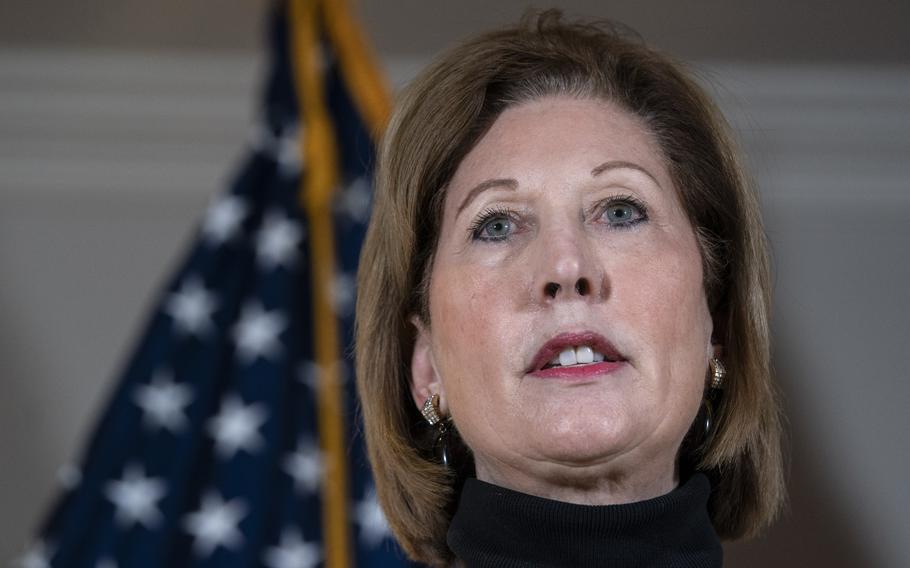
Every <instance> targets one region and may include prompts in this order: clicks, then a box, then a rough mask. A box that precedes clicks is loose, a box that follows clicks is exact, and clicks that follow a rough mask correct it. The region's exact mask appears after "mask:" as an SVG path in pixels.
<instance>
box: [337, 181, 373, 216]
mask: <svg viewBox="0 0 910 568" xmlns="http://www.w3.org/2000/svg"><path fill="white" fill-rule="evenodd" d="M370 199H371V195H370V184H369V182H368V181H367V179H366V177H364V176H359V177H357V178H356V179H355V180H354V181H352V182H351V184H350V185H349V186H348V187H347V188H345V189H344V190H343V191H341V192H340V193H339V195H338V197H337V200H338V201H337V202H336V208H337V209H338V211H339V212H341V213H343V214H345V215H347V216H348V217H350V218H351V219H353V220H354V221H357V222H358V223H363V222H365V221H366V220H367V219H368V218H369V216H370Z"/></svg>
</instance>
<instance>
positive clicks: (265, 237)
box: [256, 211, 304, 270]
mask: <svg viewBox="0 0 910 568" xmlns="http://www.w3.org/2000/svg"><path fill="white" fill-rule="evenodd" d="M303 236H304V235H303V229H302V227H301V226H300V223H297V222H296V221H293V220H292V219H290V218H289V217H287V216H285V215H284V214H282V213H280V212H278V211H272V212H270V213H269V214H268V215H266V216H265V219H264V220H263V221H262V228H261V229H259V234H258V235H257V236H256V260H257V262H258V263H259V264H260V266H262V267H263V268H265V269H267V270H270V269H272V268H275V267H277V266H286V267H287V266H291V265H292V264H293V263H294V259H295V258H296V256H297V245H299V244H300V240H301V239H302V238H303Z"/></svg>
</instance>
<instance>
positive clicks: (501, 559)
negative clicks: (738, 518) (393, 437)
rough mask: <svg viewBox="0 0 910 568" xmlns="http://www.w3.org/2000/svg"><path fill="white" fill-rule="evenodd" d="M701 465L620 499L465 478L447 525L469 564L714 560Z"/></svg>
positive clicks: (711, 565)
mask: <svg viewBox="0 0 910 568" xmlns="http://www.w3.org/2000/svg"><path fill="white" fill-rule="evenodd" d="M710 492H711V486H710V484H709V482H708V478H707V477H705V476H704V475H703V474H701V473H696V474H694V475H692V476H691V477H690V478H689V479H688V480H687V481H686V482H685V483H682V484H680V485H679V487H677V488H676V489H674V490H673V491H671V492H670V493H668V494H666V495H662V496H660V497H655V498H654V499H648V500H647V501H640V502H638V503H629V504H625V505H603V506H591V505H575V504H572V503H563V502H561V501H553V500H550V499H544V498H542V497H535V496H533V495H526V494H524V493H518V492H517V491H512V490H510V489H504V488H502V487H498V486H496V485H491V484H489V483H485V482H483V481H480V480H477V479H473V478H469V479H468V480H467V481H466V482H465V484H464V488H463V489H462V492H461V498H460V500H459V502H458V510H457V511H456V513H455V517H454V518H453V519H452V524H451V525H450V527H449V532H448V539H447V540H448V544H449V548H451V549H452V551H453V552H454V553H455V556H457V557H458V559H459V560H460V561H461V562H462V563H463V565H465V566H467V567H468V568H475V567H484V568H486V567H503V568H505V567H509V568H513V567H516V568H517V567H530V566H534V567H544V566H569V567H581V566H610V567H631V566H642V567H645V566H646V567H654V566H659V567H661V568H664V567H672V568H677V567H679V568H683V567H685V568H703V567H704V568H716V567H718V566H721V565H722V564H723V550H722V549H721V546H720V541H719V540H718V538H717V534H716V533H715V532H714V527H713V526H712V525H711V520H710V518H709V517H708V509H707V503H708V496H709V494H710Z"/></svg>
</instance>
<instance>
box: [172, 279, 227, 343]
mask: <svg viewBox="0 0 910 568" xmlns="http://www.w3.org/2000/svg"><path fill="white" fill-rule="evenodd" d="M216 305H217V302H216V300H215V295H214V294H212V293H211V292H209V291H208V290H206V289H205V286H203V285H202V282H200V281H199V279H198V278H189V279H187V280H186V281H184V282H183V284H181V286H180V289H179V290H177V291H176V292H174V293H173V294H171V295H170V296H169V297H168V299H167V301H166V302H165V305H164V310H165V311H166V312H167V314H168V315H169V316H171V318H173V320H174V326H175V327H176V329H177V332H178V333H182V334H188V335H192V336H194V337H199V336H201V335H203V334H205V333H207V332H208V331H210V330H211V329H212V313H213V312H214V311H215V307H216Z"/></svg>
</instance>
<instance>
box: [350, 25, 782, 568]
mask: <svg viewBox="0 0 910 568" xmlns="http://www.w3.org/2000/svg"><path fill="white" fill-rule="evenodd" d="M548 95H567V96H574V97H583V98H594V99H600V100H607V101H611V102H612V103H615V104H618V105H619V106H620V107H622V108H624V109H626V110H627V111H628V112H630V113H632V114H634V115H635V116H637V117H639V119H640V120H641V121H642V122H643V124H645V125H646V126H647V127H648V128H649V129H650V131H651V132H652V133H653V134H654V135H655V137H656V139H657V141H658V143H659V145H660V146H661V148H662V151H663V153H664V157H665V159H666V163H667V166H668V169H669V172H670V175H671V176H672V177H673V180H674V182H675V186H676V187H677V188H678V191H679V198H680V201H681V203H682V204H683V208H684V209H685V211H686V214H687V215H688V218H689V221H690V222H691V224H692V226H693V227H694V228H695V230H696V234H697V236H698V241H699V247H700V250H701V256H702V262H703V269H704V270H703V274H704V287H705V294H706V297H707V299H708V304H709V306H710V309H711V313H712V316H713V318H714V329H715V339H716V340H717V341H718V342H719V343H721V344H723V345H724V362H725V365H726V368H727V370H728V375H727V380H726V384H725V388H724V391H723V394H722V396H721V397H720V398H719V400H717V401H716V402H715V409H714V429H715V431H714V435H713V436H712V437H711V438H710V439H709V440H702V439H700V438H699V436H698V435H697V432H696V431H697V430H698V428H697V427H695V426H693V428H692V431H691V432H690V435H689V436H687V439H686V440H685V441H684V443H683V445H682V447H681V449H680V457H679V459H680V465H681V467H683V468H687V469H697V470H700V471H704V472H705V473H707V474H708V476H709V477H710V479H711V481H712V494H711V498H710V501H709V504H708V507H709V513H710V515H711V520H712V522H713V524H714V527H715V530H716V531H717V533H718V535H719V536H720V537H721V538H724V539H736V538H742V537H748V536H753V535H755V534H756V533H757V532H759V531H760V530H761V529H762V528H764V527H765V526H767V525H768V524H769V523H770V522H771V521H772V520H773V518H774V517H775V516H776V514H777V513H778V511H779V509H780V507H781V505H782V502H783V500H784V494H785V492H784V483H783V475H782V459H781V450H780V442H781V440H780V437H781V436H780V418H779V410H778V403H777V400H776V396H775V392H774V388H773V384H772V381H771V370H770V356H769V330H768V315H769V309H770V277H769V263H768V256H767V249H766V242H765V238H764V232H763V228H762V221H761V216H760V210H759V204H758V200H757V197H756V195H755V193H754V191H753V190H752V188H751V186H750V184H749V183H748V182H747V180H746V179H745V177H744V175H743V171H742V168H741V167H740V165H739V164H738V162H737V158H736V151H735V148H734V146H733V144H732V143H731V141H730V139H729V136H728V134H727V126H726V122H725V121H724V119H723V117H722V116H721V114H720V113H719V111H718V110H717V109H716V107H715V106H714V104H713V103H712V102H711V100H710V99H709V98H708V97H707V95H706V94H705V93H704V92H703V91H702V89H701V88H700V87H699V86H698V85H696V84H695V82H694V81H692V80H691V79H690V78H689V77H688V76H687V75H686V74H685V73H684V72H683V71H682V69H681V66H680V65H679V64H677V63H674V62H673V61H671V60H670V59H669V58H668V57H666V56H665V55H662V54H660V53H658V52H656V51H654V50H653V49H651V48H649V47H647V46H646V45H644V44H643V42H642V41H641V40H640V39H639V38H638V37H637V36H635V35H634V34H632V33H631V32H629V31H628V30H626V29H623V28H620V27H619V26H617V25H616V24H611V23H588V24H585V23H565V22H563V21H562V20H561V17H560V15H559V13H558V12H553V11H550V12H545V13H543V14H541V15H539V16H537V17H534V18H526V19H525V20H524V21H523V22H522V23H521V24H519V25H517V26H514V27H510V28H506V29H501V30H497V31H494V32H491V33H487V34H485V35H482V36H479V37H477V38H476V39H474V40H472V41H469V42H467V43H464V44H462V45H460V46H458V47H455V48H454V49H452V50H450V51H449V52H447V53H446V54H444V55H443V56H442V57H440V58H439V59H438V60H436V62H435V63H434V64H432V65H431V66H430V67H429V68H427V69H426V70H424V71H423V72H422V73H421V75H420V76H419V77H418V78H417V79H416V80H415V81H414V82H413V83H412V84H411V85H410V87H409V88H408V89H407V90H406V91H405V92H404V93H403V95H402V97H401V98H400V100H399V101H398V105H397V108H396V110H395V112H394V113H393V116H392V119H391V122H390V124H389V126H388V129H387V131H386V133H385V136H384V138H383V141H382V144H381V147H380V151H379V162H378V170H377V173H376V178H375V182H376V193H375V202H374V208H373V216H372V219H371V222H370V227H369V230H368V232H367V236H366V241H365V243H364V248H363V251H362V254H361V259H360V268H359V274H358V299H357V331H356V358H357V388H358V393H359V396H360V402H361V409H362V414H363V421H364V428H365V434H366V442H367V448H368V452H369V456H370V461H371V464H372V467H373V473H374V478H375V482H376V489H377V493H378V496H379V499H380V502H381V504H382V506H383V509H384V511H385V514H386V517H387V519H388V521H389V524H390V526H391V528H392V530H393V532H394V534H395V535H396V537H397V538H398V540H399V542H400V543H401V545H402V546H403V548H404V549H405V551H406V552H407V553H408V554H409V555H410V556H411V557H412V558H414V559H415V560H418V561H422V562H425V563H429V564H431V565H444V564H446V563H448V562H449V561H450V560H451V558H452V553H451V552H450V551H449V549H448V547H447V546H446V531H447V530H448V526H449V522H450V520H451V518H452V514H453V512H454V511H453V508H454V505H455V503H456V502H457V497H458V491H459V490H460V484H461V482H462V481H463V475H464V471H461V472H458V473H456V472H453V471H452V470H447V469H445V468H444V467H443V466H442V465H441V464H440V463H438V460H437V459H436V458H434V456H433V455H432V452H431V451H430V448H429V447H428V444H427V435H428V432H429V431H430V430H429V427H428V426H427V425H426V424H425V422H424V421H423V418H422V417H421V415H420V413H419V411H418V409H417V408H416V407H415V404H414V401H413V399H412V397H411V391H410V381H411V374H410V360H411V352H412V349H413V346H414V329H413V326H412V325H411V323H410V322H409V317H410V316H412V315H415V314H416V315H417V316H418V317H420V318H421V320H422V321H423V322H425V323H426V324H428V325H429V323H430V322H429V309H428V294H427V291H428V283H429V278H430V267H431V266H432V258H433V254H434V251H435V248H436V242H437V239H438V237H439V228H440V224H441V211H442V203H443V200H444V198H445V188H446V185H447V183H448V182H449V180H450V179H451V177H452V175H453V173H454V171H455V169H456V168H457V167H458V164H459V163H460V162H461V160H462V159H463V158H464V156H465V155H466V154H467V153H468V152H469V151H470V149H471V148H472V147H473V146H474V144H476V143H477V141H478V140H479V139H480V138H481V137H482V136H483V135H484V133H485V132H486V131H487V129H489V127H490V126H491V124H492V123H493V122H494V121H495V120H496V118H497V117H498V116H499V115H500V114H501V113H502V111H503V110H504V109H505V108H507V107H509V106H511V105H515V104H517V103H520V102H524V101H529V100H533V99H536V98H540V97H543V96H548ZM465 459H466V460H467V463H466V464H465V463H463V464H462V466H463V468H464V470H466V471H467V473H468V474H470V473H471V470H472V468H473V464H472V463H471V462H470V459H471V458H470V456H469V455H468V456H466V458H465Z"/></svg>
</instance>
